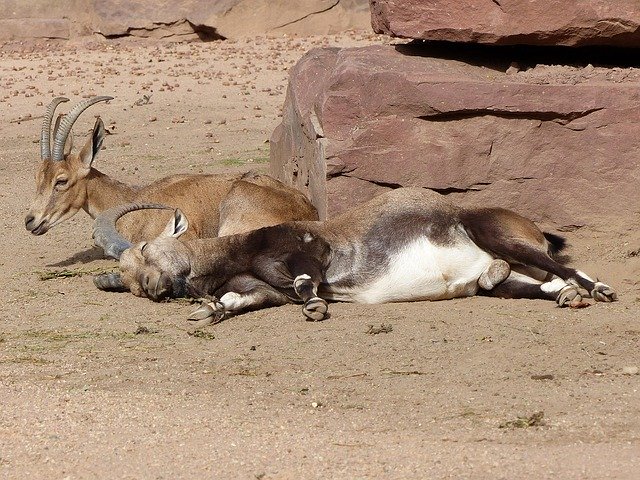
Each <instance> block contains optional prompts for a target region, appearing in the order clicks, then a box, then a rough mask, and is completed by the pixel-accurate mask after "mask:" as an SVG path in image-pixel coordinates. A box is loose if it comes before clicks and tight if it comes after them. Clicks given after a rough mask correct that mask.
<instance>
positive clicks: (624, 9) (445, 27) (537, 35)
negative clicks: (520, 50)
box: [371, 0, 640, 47]
mask: <svg viewBox="0 0 640 480" xmlns="http://www.w3.org/2000/svg"><path fill="white" fill-rule="evenodd" d="M371 13H372V25H373V28H374V30H375V31H376V32H378V33H385V34H388V35H393V36H397V37H402V38H414V39H423V40H444V41H451V42H478V43H490V44H499V45H507V44H510V45H515V44H526V45H568V46H581V45H612V46H625V47H630V46H632V47H640V8H639V7H638V2H637V1H636V0H615V1H611V0H579V1H578V0H371Z"/></svg>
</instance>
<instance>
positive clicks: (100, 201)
mask: <svg viewBox="0 0 640 480" xmlns="http://www.w3.org/2000/svg"><path fill="white" fill-rule="evenodd" d="M111 99H112V97H107V96H101V97H93V98H91V99H87V100H85V101H82V102H80V103H79V104H77V105H76V106H75V107H74V108H72V109H71V111H70V112H69V113H68V114H67V115H66V116H64V117H63V118H62V119H61V117H58V120H57V122H56V124H55V127H54V129H53V137H54V140H53V152H52V151H51V145H50V137H51V123H52V119H53V116H54V114H55V110H56V108H57V106H58V105H59V104H60V103H62V102H67V101H68V99H67V98H64V97H57V98H55V99H54V100H53V101H52V102H51V103H50V104H49V106H48V107H47V110H46V114H45V116H44V121H43V124H42V131H41V135H40V151H41V158H42V163H41V165H40V168H39V170H38V172H37V175H36V198H35V200H34V202H33V205H32V206H31V209H30V211H29V214H28V215H27V216H26V218H25V226H26V228H27V230H29V231H30V232H31V233H33V234H34V235H42V234H44V233H46V232H47V231H48V230H49V229H50V228H52V227H53V226H55V225H57V224H59V223H61V222H63V221H64V220H66V219H68V218H71V217H72V216H73V215H75V214H76V212H78V210H80V209H83V210H84V211H86V212H87V213H88V214H89V215H90V216H91V217H92V218H95V217H96V216H97V215H98V214H100V213H101V212H102V211H104V210H107V209H109V208H112V207H115V206H117V205H121V204H126V203H130V202H136V201H137V202H139V201H147V202H160V203H163V204H166V205H170V206H172V207H176V208H180V209H181V210H182V211H183V212H185V214H187V215H189V219H190V221H191V226H190V228H189V231H188V232H187V233H186V234H185V239H188V238H204V237H215V236H217V235H229V234H233V233H240V232H246V231H249V230H253V229H255V228H258V227H263V226H267V225H275V224H277V223H281V222H284V221H288V220H316V219H317V218H318V216H317V212H316V209H315V208H314V207H313V205H312V204H311V203H310V202H309V201H308V200H307V198H306V197H305V196H304V195H303V194H302V193H301V192H299V191H297V190H294V189H292V188H289V187H286V186H285V185H283V184H282V183H280V182H278V181H277V180H275V179H273V178H271V177H268V176H266V175H251V174H250V175H245V176H243V177H241V176H240V175H235V176H231V175H175V176H171V177H166V178H163V179H161V180H158V181H156V182H153V183H151V184H150V185H147V186H146V187H142V188H137V187H132V186H129V185H125V184H123V183H121V182H118V181H116V180H114V179H112V178H110V177H108V176H107V175H105V174H103V173H101V172H99V171H98V170H97V169H95V168H94V167H93V164H94V161H95V159H96V156H97V154H98V152H99V151H100V148H101V147H102V143H103V140H104V136H105V129H104V124H103V122H102V120H101V119H100V118H97V119H96V122H95V125H94V127H93V132H92V134H91V136H90V138H89V139H88V140H87V142H86V143H85V145H84V147H83V148H82V149H81V150H80V152H79V153H78V154H77V155H74V154H72V153H71V150H72V145H71V143H72V142H71V139H72V137H73V136H72V135H70V133H71V128H72V127H73V124H74V122H75V121H76V120H77V119H78V117H79V116H80V114H81V113H82V112H83V111H85V110H86V109H87V108H89V107H90V106H91V105H94V104H96V103H98V102H102V101H106V100H111ZM65 144H67V145H68V147H67V148H65ZM65 150H67V152H65ZM158 213H160V212H156V214H155V215H145V214H142V212H140V213H138V214H137V216H136V214H132V215H129V216H128V217H127V218H125V219H123V221H122V222H120V224H119V228H120V231H121V232H123V234H124V235H125V236H126V237H127V238H129V239H131V240H132V241H135V242H137V241H141V240H144V239H153V238H155V237H156V236H157V235H158V234H159V233H160V232H161V231H162V229H163V227H164V225H165V223H166V222H167V219H168V218H169V215H167V214H165V215H158ZM105 253H107V255H109V256H113V257H115V258H118V257H119V254H120V252H119V251H118V250H117V249H116V250H114V249H113V248H111V249H110V250H109V251H106V252H105Z"/></svg>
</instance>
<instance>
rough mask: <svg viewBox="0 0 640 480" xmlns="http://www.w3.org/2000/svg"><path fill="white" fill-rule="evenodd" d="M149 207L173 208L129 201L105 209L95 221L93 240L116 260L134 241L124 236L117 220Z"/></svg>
mask: <svg viewBox="0 0 640 480" xmlns="http://www.w3.org/2000/svg"><path fill="white" fill-rule="evenodd" d="M147 208H157V209H162V210H173V208H172V207H169V206H167V205H162V204H159V203H127V204H125V205H118V206H117V207H113V208H110V209H108V210H105V211H104V212H102V213H101V214H100V215H98V216H97V217H96V219H95V221H94V223H93V241H94V243H95V244H96V245H97V246H98V247H102V249H103V250H104V253H105V254H106V255H107V256H109V257H112V258H115V259H116V260H118V259H120V255H122V252H124V251H125V250H126V249H127V248H129V247H131V246H132V243H131V242H130V241H129V240H127V239H126V238H124V237H123V236H122V235H121V234H120V232H118V229H117V228H116V222H117V221H118V219H119V218H120V217H122V216H123V215H126V214H127V213H129V212H135V211H136V210H144V209H147Z"/></svg>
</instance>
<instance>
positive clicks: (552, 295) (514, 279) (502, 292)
mask: <svg viewBox="0 0 640 480" xmlns="http://www.w3.org/2000/svg"><path fill="white" fill-rule="evenodd" d="M484 293H485V294H486V295H489V296H492V297H498V298H528V299H540V300H554V301H555V302H556V303H557V304H558V306H560V307H568V306H572V305H577V304H579V303H580V302H581V301H582V297H581V295H580V293H579V292H578V289H577V288H576V287H575V286H574V285H570V284H568V283H567V282H565V281H564V280H562V279H560V278H555V279H553V280H551V281H548V282H540V281H538V280H535V279H533V278H531V277H527V276H526V275H522V274H520V273H517V272H511V274H510V275H509V277H508V278H507V279H506V280H505V281H504V282H502V283H501V284H499V285H497V286H496V287H494V288H493V289H492V290H490V291H486V292H484Z"/></svg>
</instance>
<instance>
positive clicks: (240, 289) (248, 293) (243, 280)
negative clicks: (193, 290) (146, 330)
mask: <svg viewBox="0 0 640 480" xmlns="http://www.w3.org/2000/svg"><path fill="white" fill-rule="evenodd" d="M216 293H217V294H219V295H220V294H221V296H220V299H217V298H215V297H210V298H207V299H205V300H204V301H203V302H202V305H201V306H200V307H199V308H198V309H197V310H196V311H194V312H193V313H192V314H191V315H190V316H189V320H197V321H199V322H201V323H202V324H205V323H206V322H207V321H208V323H217V322H220V321H222V320H224V319H226V318H229V317H231V316H233V315H237V314H239V313H242V312H246V311H249V310H260V309H262V308H268V307H277V306H279V305H284V304H285V303H288V301H289V299H288V297H287V296H286V295H284V294H283V293H281V292H279V291H277V290H275V289H274V288H273V287H271V286H270V285H269V284H267V283H265V282H263V281H262V280H259V279H257V278H255V277H253V276H251V275H248V274H243V275H237V276H235V277H233V278H232V279H231V280H229V281H228V282H227V283H226V284H225V285H224V286H223V287H222V288H220V289H219V290H218V291H217V292H216Z"/></svg>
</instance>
